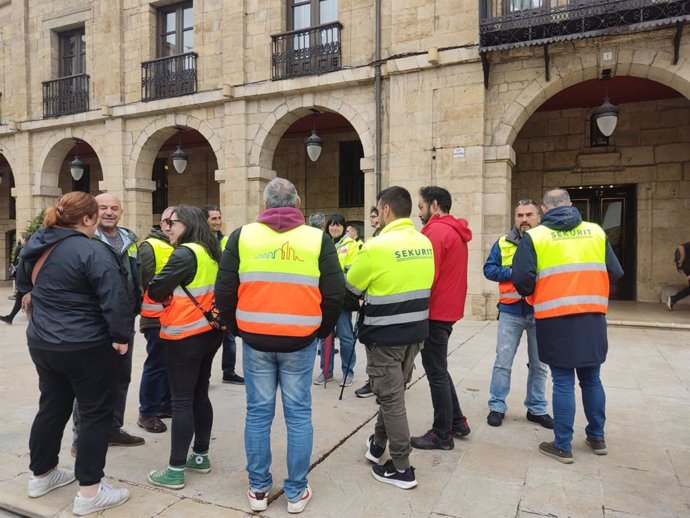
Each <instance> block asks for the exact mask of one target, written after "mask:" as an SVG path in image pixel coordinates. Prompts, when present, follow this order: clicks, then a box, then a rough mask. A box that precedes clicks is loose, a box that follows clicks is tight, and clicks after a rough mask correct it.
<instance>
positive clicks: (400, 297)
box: [364, 289, 431, 305]
mask: <svg viewBox="0 0 690 518" xmlns="http://www.w3.org/2000/svg"><path fill="white" fill-rule="evenodd" d="M430 296H431V290H430V289H428V290H413V291H405V292H403V293H394V294H393V295H369V294H367V295H365V296H364V301H365V302H367V303H368V304H371V305H381V304H398V303H400V302H407V301H408V300H414V299H426V298H429V297H430Z"/></svg>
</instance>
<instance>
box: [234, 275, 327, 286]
mask: <svg viewBox="0 0 690 518" xmlns="http://www.w3.org/2000/svg"><path fill="white" fill-rule="evenodd" d="M260 281H264V282H281V283H286V284H300V285H302V286H315V287H318V286H319V278H318V277H313V276H311V275H302V274H299V273H281V272H244V273H240V282H260Z"/></svg>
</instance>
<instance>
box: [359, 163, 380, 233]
mask: <svg viewBox="0 0 690 518" xmlns="http://www.w3.org/2000/svg"><path fill="white" fill-rule="evenodd" d="M359 168H360V169H361V170H362V173H364V236H365V237H366V238H368V237H370V236H371V235H372V234H373V233H374V229H373V228H371V227H370V226H369V209H370V208H371V207H373V206H375V205H376V194H378V193H377V192H376V174H375V171H374V159H373V158H369V157H364V158H361V159H360V161H359Z"/></svg>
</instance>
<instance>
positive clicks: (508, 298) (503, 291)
mask: <svg viewBox="0 0 690 518" xmlns="http://www.w3.org/2000/svg"><path fill="white" fill-rule="evenodd" d="M539 221H540V216H539V208H538V207H537V205H536V204H535V203H534V202H533V201H532V200H520V201H518V203H517V205H516V206H515V226H514V227H513V229H512V230H511V231H510V233H509V234H508V235H505V236H502V237H501V238H500V239H499V240H498V241H496V242H495V243H494V246H493V247H492V248H491V252H490V253H489V257H488V258H487V259H486V262H485V263H484V277H486V278H487V279H489V280H490V281H494V282H497V283H498V291H499V298H498V339H497V343H496V360H495V361H494V369H493V373H492V375H491V386H490V388H489V415H488V417H487V418H486V420H487V422H488V423H489V425H490V426H501V424H502V422H503V418H504V417H505V415H506V410H507V409H508V407H507V406H506V398H507V397H508V393H509V392H510V373H511V369H512V366H513V359H514V358H515V353H516V352H517V348H518V346H519V345H520V339H521V338H522V333H523V332H526V333H527V355H528V358H529V360H528V361H529V363H528V364H527V365H528V367H529V374H528V375H527V396H526V397H525V406H526V407H527V419H528V420H529V421H534V422H535V423H539V424H540V425H541V426H543V427H544V428H549V429H552V428H553V419H551V416H550V415H549V414H547V413H546V407H547V403H546V397H545V391H546V374H547V373H546V365H544V364H543V363H542V362H540V361H539V352H538V350H537V331H536V326H535V322H534V308H533V307H532V302H531V299H532V297H527V298H525V297H522V296H521V295H520V294H519V293H518V292H517V291H516V290H515V286H513V283H512V282H510V274H511V271H512V265H513V256H514V255H515V251H516V250H517V247H518V245H519V244H520V240H521V239H522V236H524V235H525V232H527V231H528V230H529V229H531V228H534V227H536V226H537V225H539Z"/></svg>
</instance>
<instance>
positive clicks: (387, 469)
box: [371, 459, 417, 489]
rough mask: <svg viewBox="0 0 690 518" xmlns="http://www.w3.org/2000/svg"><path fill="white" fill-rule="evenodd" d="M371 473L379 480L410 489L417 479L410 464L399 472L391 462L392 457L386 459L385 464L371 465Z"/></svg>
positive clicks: (414, 485)
mask: <svg viewBox="0 0 690 518" xmlns="http://www.w3.org/2000/svg"><path fill="white" fill-rule="evenodd" d="M371 474H372V475H373V476H374V478H375V479H376V480H378V481H379V482H383V483H384V484H392V485H394V486H395V487H399V488H400V489H412V488H413V487H416V486H417V479H416V478H415V476H414V468H413V467H412V466H410V467H409V468H407V469H406V470H405V471H403V472H402V473H400V472H399V471H398V470H397V469H396V468H395V464H393V459H388V461H386V463H385V464H382V465H381V464H377V465H376V466H372V468H371Z"/></svg>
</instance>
